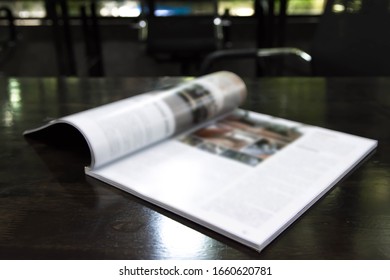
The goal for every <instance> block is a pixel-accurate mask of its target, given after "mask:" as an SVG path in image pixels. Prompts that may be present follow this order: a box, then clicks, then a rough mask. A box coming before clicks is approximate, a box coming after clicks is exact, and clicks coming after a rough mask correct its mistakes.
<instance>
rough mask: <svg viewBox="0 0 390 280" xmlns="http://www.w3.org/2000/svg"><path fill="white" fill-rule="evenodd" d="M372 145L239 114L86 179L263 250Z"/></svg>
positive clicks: (182, 136) (267, 117)
mask: <svg viewBox="0 0 390 280" xmlns="http://www.w3.org/2000/svg"><path fill="white" fill-rule="evenodd" d="M375 146H376V141H373V140H369V139H365V138H361V137H357V136H352V135H347V134H344V133H340V132H336V131H330V130H327V129H322V128H318V127H312V126H305V125H302V124H300V123H295V122H291V121H287V120H283V119H276V118H273V117H270V116H266V115H262V114H258V113H254V112H249V113H248V112H244V111H241V110H240V111H237V112H236V113H235V114H232V115H231V116H229V117H227V118H224V119H223V120H221V121H218V122H215V123H211V124H209V125H208V126H207V127H204V128H202V129H200V130H198V131H195V132H192V133H191V134H183V135H180V137H177V138H176V139H170V140H167V141H164V142H163V143H161V144H160V145H156V146H154V147H151V148H150V149H147V150H145V151H143V152H142V153H136V154H134V155H133V156H132V157H131V159H124V160H121V161H118V162H115V163H113V164H112V165H110V166H106V167H102V168H98V169H96V170H93V171H89V172H88V173H87V174H88V175H90V176H93V177H95V178H98V179H100V180H103V181H105V182H107V183H110V184H112V185H114V186H116V187H118V188H120V189H123V190H125V191H127V192H130V193H132V194H134V195H137V196H139V197H141V198H144V199H145V200H148V201H150V202H152V203H154V204H157V205H160V206H161V207H163V208H166V209H168V210H171V211H172V212H174V213H177V214H179V215H181V216H184V217H186V218H188V219H190V220H192V221H195V222H197V223H199V224H201V225H204V226H206V227H208V228H211V229H213V230H215V231H217V232H219V233H221V234H224V235H226V236H228V237H231V238H233V239H235V240H236V241H239V242H241V243H243V244H246V245H248V246H251V247H253V248H255V249H257V250H261V249H262V248H264V246H266V245H267V244H268V243H269V242H271V241H272V239H274V238H275V237H276V236H277V235H278V234H279V233H280V232H281V231H283V229H285V228H286V227H287V226H288V225H289V224H291V223H292V222H293V221H294V220H295V219H296V218H297V217H298V216H299V215H300V214H302V213H303V212H304V211H305V210H306V209H307V208H308V207H310V206H311V205H312V204H313V203H314V202H315V201H316V200H317V199H319V198H320V197H321V196H322V195H323V194H324V193H325V192H326V191H328V190H329V189H330V188H331V187H332V186H334V184H335V183H336V182H337V181H339V180H340V179H341V178H342V177H343V176H344V175H345V174H346V173H347V172H348V171H349V170H351V169H352V168H353V166H355V165H356V164H357V163H358V162H359V161H360V160H361V159H362V158H364V157H365V156H366V155H367V154H368V153H369V152H370V151H372V150H373V149H374V148H375Z"/></svg>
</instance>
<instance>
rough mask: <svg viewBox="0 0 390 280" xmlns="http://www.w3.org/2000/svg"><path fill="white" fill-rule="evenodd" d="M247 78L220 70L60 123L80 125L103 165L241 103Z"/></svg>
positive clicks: (94, 156)
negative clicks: (244, 81)
mask: <svg viewBox="0 0 390 280" xmlns="http://www.w3.org/2000/svg"><path fill="white" fill-rule="evenodd" d="M245 96H246V88H245V85H244V83H243V81H242V80H241V79H240V78H239V77H238V76H236V75H235V74H233V73H231V72H217V73H214V74H210V75H206V76H203V77H200V78H198V79H194V80H191V81H189V82H186V83H183V84H181V85H178V86H177V87H174V88H172V89H169V90H163V91H155V92H150V93H145V94H141V95H138V96H135V97H131V98H127V99H124V100H120V101H117V102H114V103H111V104H107V105H103V106H101V107H98V108H94V109H90V110H87V111H84V112H81V113H77V114H73V115H70V116H67V117H64V118H61V119H58V120H55V121H53V122H51V123H49V124H48V125H46V126H44V127H42V128H39V129H37V130H31V131H27V132H26V133H25V135H28V134H30V133H34V132H37V131H38V130H40V129H43V128H47V127H48V126H52V125H55V124H59V123H62V124H63V123H66V124H70V125H72V126H74V127H76V128H77V129H78V130H79V131H80V132H81V133H82V134H83V136H84V137H85V139H86V140H87V142H88V146H89V148H90V150H91V161H92V162H91V166H90V168H95V167H99V166H103V165H105V164H107V163H109V162H111V161H113V160H116V159H119V158H121V157H124V156H126V155H128V154H131V153H133V152H134V151H137V150H139V149H142V148H144V147H146V146H149V145H151V144H153V143H156V142H158V141H161V140H163V139H166V138H168V137H171V136H172V135H175V134H178V133H181V132H183V131H185V130H187V129H189V128H191V127H193V126H196V125H198V124H200V123H202V122H205V121H208V120H210V119H212V118H214V117H217V116H219V115H223V114H226V113H227V112H229V111H232V110H234V109H235V108H237V107H238V106H239V105H240V103H241V102H242V101H243V100H244V99H245Z"/></svg>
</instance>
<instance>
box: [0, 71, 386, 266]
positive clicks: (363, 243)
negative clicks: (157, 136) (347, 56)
mask: <svg viewBox="0 0 390 280" xmlns="http://www.w3.org/2000/svg"><path fill="white" fill-rule="evenodd" d="M186 79H188V78H181V77H172V78H170V77H164V78H91V79H87V78H80V79H79V78H0V93H1V94H0V144H1V145H0V258H1V259H390V234H389V232H390V130H389V123H390V78H363V79H362V78H359V79H354V78H330V79H326V78H262V79H246V83H247V86H248V91H249V96H248V99H247V101H246V102H245V104H244V105H243V106H242V107H243V108H245V109H249V110H253V111H257V112H261V113H265V114H270V115H274V116H278V117H282V118H288V119H291V120H294V121H298V122H303V123H307V124H312V125H317V126H322V127H326V128H330V129H334V130H339V131H344V132H347V133H352V134H356V135H361V136H364V137H368V138H373V139H376V140H378V141H379V146H378V149H377V150H376V152H375V153H374V154H373V155H372V156H371V157H370V158H369V159H367V160H366V161H365V162H364V163H363V164H362V165H361V166H359V168H358V169H357V170H355V171H354V172H352V173H351V174H350V175H349V176H347V178H345V179H344V180H343V181H342V182H340V183H338V184H337V185H336V186H335V187H334V188H333V189H332V190H331V191H330V192H329V193H328V194H327V195H325V196H324V198H322V199H321V200H320V201H318V202H317V203H316V204H315V205H314V206H313V207H311V208H310V209H309V210H308V211H307V212H306V213H305V214H304V215H303V216H302V217H301V218H299V219H298V220H297V221H296V222H295V223H294V224H293V225H291V226H290V227H289V228H288V229H287V230H285V231H284V232H283V233H282V234H281V235H280V236H279V237H278V238H276V239H275V240H274V241H273V242H272V243H271V244H270V245H269V246H268V247H266V248H265V249H264V250H263V251H262V252H256V251H254V250H253V249H250V248H247V247H245V246H243V245H240V244H238V243H236V242H234V241H232V240H230V239H228V238H225V237H223V236H221V235H219V234H217V233H214V232H212V231H210V230H208V229H206V228H204V227H201V226H199V225H197V224H195V223H192V222H190V221H188V220H186V219H183V218H181V217H179V216H177V215H174V214H172V213H170V212H168V211H165V210H164V209H161V208H159V207H156V206H154V205H152V204H150V203H147V202H145V201H143V200H141V199H138V198H136V197H134V196H132V195H130V194H128V193H125V192H123V191H120V190H118V189H116V188H114V187H111V186H109V185H106V184H104V183H101V182H99V181H97V180H94V179H92V178H89V177H87V176H85V175H84V166H85V165H86V164H88V162H86V161H87V159H86V158H85V156H84V155H82V154H79V153H77V151H74V152H73V151H67V150H62V149H58V148H56V147H52V146H48V145H45V144H42V143H33V144H31V143H28V142H27V141H26V139H24V137H23V136H22V133H23V131H24V130H26V129H30V128H34V127H37V126H39V125H41V124H43V123H45V122H47V121H48V120H50V119H53V118H58V117H62V116H65V115H68V114H72V113H76V112H79V111H83V110H85V109H88V108H92V107H96V106H99V105H102V104H105V103H108V102H112V101H115V100H119V99H123V98H125V97H128V96H132V95H135V94H139V93H143V92H147V91H150V90H154V89H157V88H162V87H165V86H169V85H174V84H177V83H179V82H182V81H185V80H186Z"/></svg>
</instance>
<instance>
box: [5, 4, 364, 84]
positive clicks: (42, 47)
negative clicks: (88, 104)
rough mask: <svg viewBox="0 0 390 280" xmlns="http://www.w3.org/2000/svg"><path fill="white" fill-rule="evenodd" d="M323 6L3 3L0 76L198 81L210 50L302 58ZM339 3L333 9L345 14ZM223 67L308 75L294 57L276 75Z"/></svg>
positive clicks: (308, 70) (238, 64)
mask: <svg viewBox="0 0 390 280" xmlns="http://www.w3.org/2000/svg"><path fill="white" fill-rule="evenodd" d="M325 2H326V0H275V1H273V0H215V1H206V0H197V1H189V0H181V1H178V0H159V1H157V0H155V1H154V0H116V1H114V0H96V1H85V0H12V1H11V0H5V1H4V0H3V1H0V9H1V10H0V44H1V45H0V75H1V76H15V77H20V76H28V77H43V76H107V77H110V76H180V75H198V74H199V73H201V71H202V69H201V64H202V63H201V62H202V61H203V60H204V59H205V57H206V56H207V55H208V54H210V53H212V52H214V51H218V50H241V49H258V48H275V47H285V46H288V47H294V48H299V49H301V50H303V51H307V52H310V51H311V45H312V42H313V37H314V35H315V31H316V30H317V27H318V22H319V20H320V18H321V15H322V14H323V12H324V7H325ZM344 2H346V1H342V0H340V1H338V2H337V1H336V3H335V4H334V6H333V9H334V10H336V11H337V9H339V10H340V11H343V10H345V9H346V5H345V3H344ZM347 2H351V1H347ZM354 2H359V1H354ZM360 2H361V1H360ZM229 63H230V64H232V65H229V67H232V68H234V69H235V70H236V72H240V73H239V74H241V75H244V76H252V75H311V74H312V73H311V68H310V67H309V66H307V65H304V64H303V63H302V62H301V61H298V60H296V59H294V58H293V59H292V62H291V63H290V65H289V64H288V63H289V62H288V61H286V58H284V61H283V63H284V64H283V67H279V70H278V69H276V68H272V67H275V66H272V67H265V69H266V70H264V69H260V70H259V65H257V66H253V65H252V64H250V66H248V65H247V64H245V63H244V64H243V63H242V62H237V61H234V62H233V60H231V62H229ZM233 64H234V65H233ZM279 64H280V62H279ZM222 68H225V67H222ZM227 68H228V67H227ZM280 69H282V70H280ZM228 70H229V69H228Z"/></svg>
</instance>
